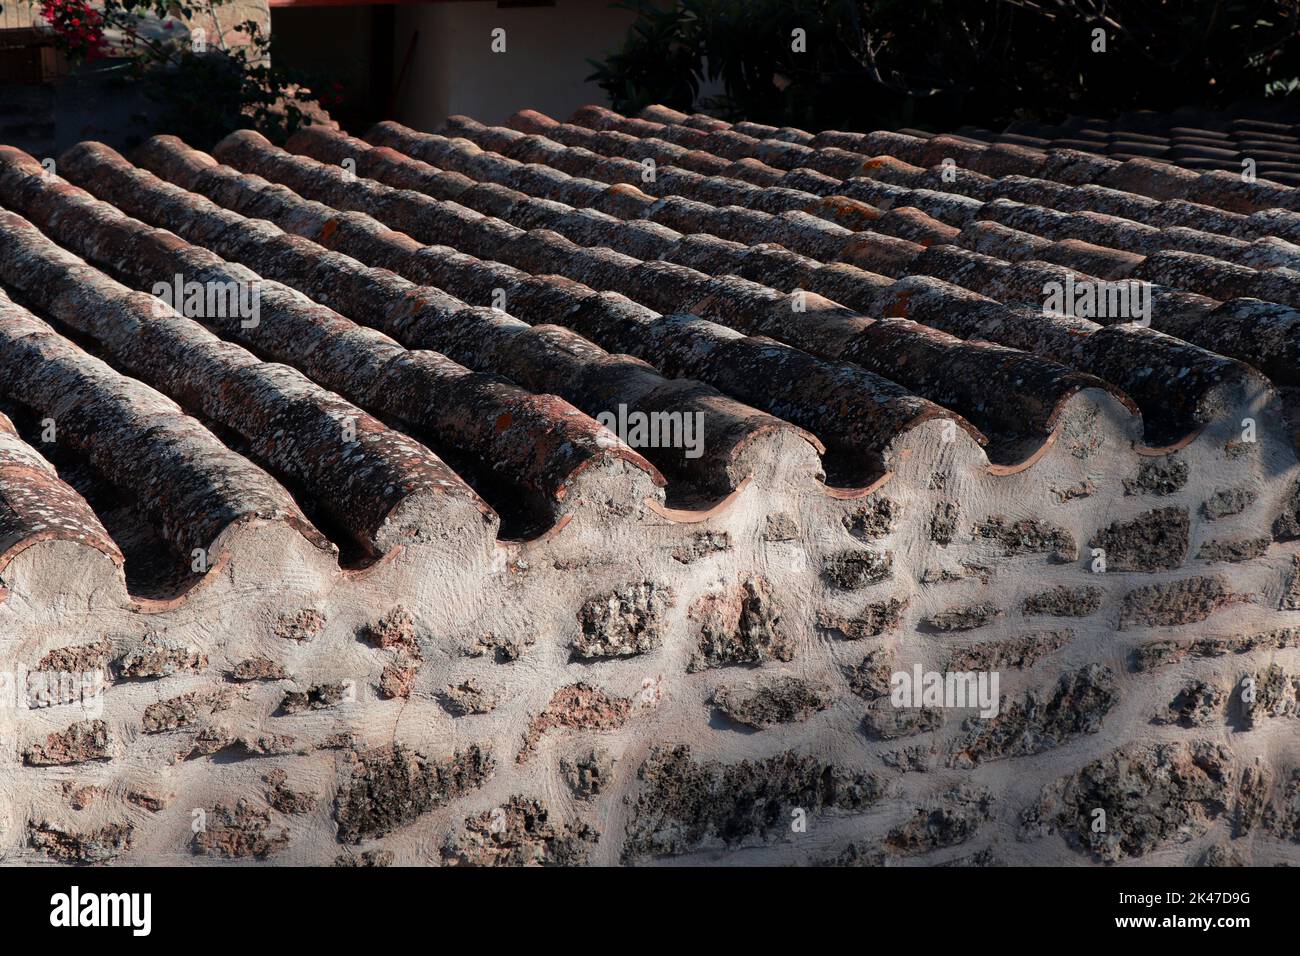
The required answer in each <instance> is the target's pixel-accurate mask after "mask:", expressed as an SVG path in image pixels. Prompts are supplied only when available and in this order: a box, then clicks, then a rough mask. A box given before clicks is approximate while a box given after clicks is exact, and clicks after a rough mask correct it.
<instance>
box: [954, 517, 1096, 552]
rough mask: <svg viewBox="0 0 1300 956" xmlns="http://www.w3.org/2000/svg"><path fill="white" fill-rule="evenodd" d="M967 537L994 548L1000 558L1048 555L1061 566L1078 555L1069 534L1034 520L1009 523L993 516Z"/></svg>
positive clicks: (1004, 519)
mask: <svg viewBox="0 0 1300 956" xmlns="http://www.w3.org/2000/svg"><path fill="white" fill-rule="evenodd" d="M971 534H973V535H974V536H975V537H977V538H983V539H985V540H987V541H990V542H992V543H993V544H995V545H996V546H997V547H998V548H999V550H1000V551H1001V552H1002V555H1003V556H1004V557H1015V556H1017V555H1021V554H1051V555H1052V558H1053V560H1055V561H1058V562H1064V561H1073V560H1074V559H1075V557H1076V556H1077V555H1078V545H1076V544H1075V541H1074V536H1073V535H1071V534H1070V532H1068V531H1066V530H1065V529H1063V528H1058V527H1055V526H1054V525H1050V524H1047V523H1046V522H1044V521H1039V520H1037V519H1034V518H1026V519H1023V520H1020V521H1012V520H1011V519H1009V518H1006V517H1003V516H1002V515H996V516H994V517H991V518H986V519H985V520H984V521H981V522H979V523H978V524H976V525H975V526H974V527H973V528H972V529H971Z"/></svg>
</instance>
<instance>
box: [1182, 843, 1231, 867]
mask: <svg viewBox="0 0 1300 956" xmlns="http://www.w3.org/2000/svg"><path fill="white" fill-rule="evenodd" d="M1187 863H1188V865H1189V866H1212V867H1227V866H1243V865H1244V864H1243V863H1242V862H1241V858H1240V857H1239V856H1237V853H1236V851H1235V850H1233V849H1232V847H1228V846H1224V845H1223V844H1222V843H1216V844H1214V845H1213V846H1208V847H1206V848H1205V849H1204V850H1202V851H1201V852H1200V853H1198V854H1193V855H1192V856H1191V857H1189V858H1188V861H1187Z"/></svg>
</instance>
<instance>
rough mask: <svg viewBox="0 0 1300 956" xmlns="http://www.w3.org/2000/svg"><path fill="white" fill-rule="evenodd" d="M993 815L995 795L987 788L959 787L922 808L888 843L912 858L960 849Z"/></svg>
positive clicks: (886, 839)
mask: <svg viewBox="0 0 1300 956" xmlns="http://www.w3.org/2000/svg"><path fill="white" fill-rule="evenodd" d="M992 816H993V796H992V794H991V793H989V790H988V788H987V787H982V788H976V787H964V786H963V787H955V788H954V789H952V790H950V791H948V792H947V793H945V794H944V795H943V796H942V797H940V798H939V799H938V800H936V801H934V802H933V803H932V804H930V805H927V806H924V807H918V808H917V809H916V811H915V812H914V813H913V815H912V817H911V819H909V820H908V821H907V822H906V823H903V824H900V825H899V826H896V827H894V828H893V829H892V830H890V831H889V835H888V836H887V837H886V838H885V843H886V844H887V845H888V846H889V848H890V849H891V850H893V851H894V852H896V853H900V854H903V855H908V856H910V855H913V854H917V853H928V852H930V851H931V850H938V849H942V848H944V847H949V846H956V845H957V844H959V843H965V842H966V841H967V840H969V839H970V838H971V837H972V836H974V835H975V831H977V830H978V829H979V827H980V824H981V823H984V822H985V821H986V820H989V819H992Z"/></svg>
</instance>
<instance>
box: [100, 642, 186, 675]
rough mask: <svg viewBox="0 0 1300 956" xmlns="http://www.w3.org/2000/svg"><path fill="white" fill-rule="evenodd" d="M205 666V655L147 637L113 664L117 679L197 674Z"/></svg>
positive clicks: (180, 645)
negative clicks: (185, 672)
mask: <svg viewBox="0 0 1300 956" xmlns="http://www.w3.org/2000/svg"><path fill="white" fill-rule="evenodd" d="M207 666H208V655H206V654H204V653H202V652H201V651H199V650H197V649H195V648H193V647H187V646H186V645H184V644H180V643H177V642H175V641H168V640H164V639H163V638H160V637H156V636H153V635H150V636H148V637H146V638H145V639H144V640H143V641H142V642H141V643H140V645H139V646H138V647H135V648H133V649H131V650H129V651H127V652H126V653H125V654H123V655H122V656H121V657H119V658H118V659H117V661H116V662H114V665H113V670H114V671H115V672H116V674H117V676H118V677H120V678H140V677H170V676H171V675H172V674H177V673H180V672H182V671H200V670H203V668H205V667H207Z"/></svg>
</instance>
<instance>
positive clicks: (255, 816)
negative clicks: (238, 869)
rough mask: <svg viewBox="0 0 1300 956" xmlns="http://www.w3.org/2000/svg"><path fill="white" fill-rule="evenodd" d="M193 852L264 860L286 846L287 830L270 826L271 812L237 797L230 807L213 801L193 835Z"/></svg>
mask: <svg viewBox="0 0 1300 956" xmlns="http://www.w3.org/2000/svg"><path fill="white" fill-rule="evenodd" d="M192 845H193V847H194V852H195V853H206V854H207V855H209V856H215V857H221V858H223V859H227V860H239V859H255V860H265V859H266V858H267V857H269V856H271V855H272V854H273V853H278V852H279V851H280V850H283V849H284V848H285V847H286V846H288V845H289V831H288V830H286V829H281V830H279V831H278V832H276V831H274V830H272V828H271V814H270V812H269V811H267V810H260V809H258V808H257V807H254V806H253V805H252V804H251V803H249V802H248V800H247V799H245V798H243V797H240V798H239V801H238V802H237V803H236V804H235V807H234V809H233V810H232V809H231V808H230V807H228V806H226V805H225V804H221V803H219V804H217V805H216V806H215V807H213V808H212V810H211V811H209V812H208V813H207V814H206V817H205V818H204V820H203V825H202V828H201V829H200V830H199V831H198V832H197V833H195V834H194V839H193V842H192Z"/></svg>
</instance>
